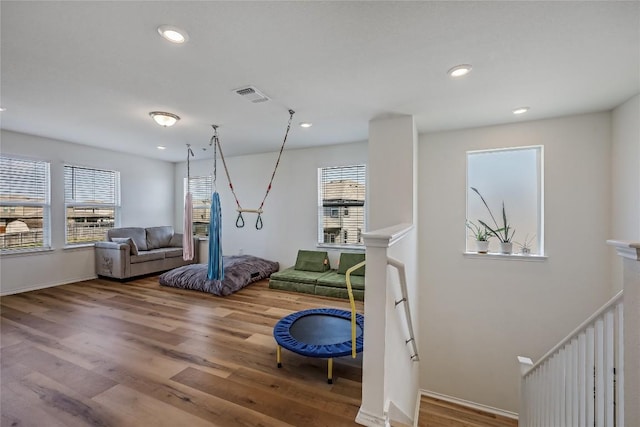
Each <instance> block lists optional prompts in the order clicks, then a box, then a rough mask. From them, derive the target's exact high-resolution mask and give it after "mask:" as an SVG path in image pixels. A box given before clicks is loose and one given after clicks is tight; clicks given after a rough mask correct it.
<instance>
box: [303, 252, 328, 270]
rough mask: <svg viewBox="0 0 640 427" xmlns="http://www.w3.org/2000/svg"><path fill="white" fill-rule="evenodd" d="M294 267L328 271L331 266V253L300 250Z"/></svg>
mask: <svg viewBox="0 0 640 427" xmlns="http://www.w3.org/2000/svg"><path fill="white" fill-rule="evenodd" d="M294 268H295V269H296V270H303V271H320V272H321V271H327V270H329V269H330V268H331V266H330V265H329V255H328V254H327V252H326V251H304V250H299V251H298V258H296V265H295V267H294Z"/></svg>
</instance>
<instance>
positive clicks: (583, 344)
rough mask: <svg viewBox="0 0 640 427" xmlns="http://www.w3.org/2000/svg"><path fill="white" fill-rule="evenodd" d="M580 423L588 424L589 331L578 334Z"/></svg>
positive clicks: (581, 424) (580, 424)
mask: <svg viewBox="0 0 640 427" xmlns="http://www.w3.org/2000/svg"><path fill="white" fill-rule="evenodd" d="M578 425H579V426H585V425H587V333H586V332H582V333H580V335H579V336H578Z"/></svg>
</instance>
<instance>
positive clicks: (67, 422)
mask: <svg viewBox="0 0 640 427" xmlns="http://www.w3.org/2000/svg"><path fill="white" fill-rule="evenodd" d="M0 304H1V311H0V314H1V322H2V323H1V337H0V338H1V339H0V347H1V350H0V352H1V353H0V361H1V372H0V378H1V382H2V383H1V385H0V387H1V388H0V394H1V412H2V418H1V425H2V426H47V427H50V426H51V427H55V426H101V427H102V426H105V427H106V426H137V427H139V426H176V425H178V426H179V425H190V426H252V427H253V426H264V427H270V426H305V427H307V426H332V427H333V426H355V425H357V424H356V423H355V422H354V419H355V416H356V414H357V411H358V408H359V406H360V395H361V376H362V370H361V363H360V361H359V360H355V361H354V360H351V359H348V358H346V359H345V358H341V359H336V360H335V364H334V384H332V385H329V384H327V382H326V361H324V360H320V359H312V358H307V357H303V356H299V355H296V354H294V353H291V352H288V351H286V350H283V368H282V369H278V368H277V367H276V361H275V348H276V347H275V342H274V340H273V335H272V328H273V326H274V324H275V323H276V322H277V321H278V319H280V318H281V317H283V316H285V315H287V314H289V313H292V312H295V311H299V310H303V309H307V308H315V307H337V308H345V309H348V302H347V301H345V300H337V299H332V298H321V297H315V296H308V295H305V294H297V293H288V292H281V291H274V290H270V289H268V286H267V283H266V281H263V282H259V283H256V284H253V285H251V286H249V287H248V288H245V289H244V290H242V291H240V292H238V293H236V294H234V295H231V296H228V297H224V298H221V297H216V296H213V295H209V294H204V293H200V292H195V291H183V290H177V289H173V288H166V287H160V286H159V285H158V280H157V277H155V276H152V277H147V278H142V279H138V280H135V281H132V282H127V283H119V282H112V281H107V280H99V279H96V280H90V281H85V282H80V283H75V284H70V285H64V286H59V287H55V288H49V289H43V290H39V291H33V292H26V293H22V294H18V295H11V296H6V297H2V298H0ZM358 308H359V310H362V304H361V303H358Z"/></svg>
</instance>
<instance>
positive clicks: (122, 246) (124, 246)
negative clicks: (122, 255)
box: [94, 242, 131, 251]
mask: <svg viewBox="0 0 640 427" xmlns="http://www.w3.org/2000/svg"><path fill="white" fill-rule="evenodd" d="M94 246H95V247H96V248H102V249H115V250H119V251H124V250H127V249H128V250H131V248H130V247H129V245H127V244H126V243H117V242H96V243H95V245H94Z"/></svg>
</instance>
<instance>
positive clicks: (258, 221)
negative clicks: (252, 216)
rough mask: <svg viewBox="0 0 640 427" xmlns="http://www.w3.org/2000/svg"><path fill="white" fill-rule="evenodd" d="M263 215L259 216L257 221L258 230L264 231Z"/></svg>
mask: <svg viewBox="0 0 640 427" xmlns="http://www.w3.org/2000/svg"><path fill="white" fill-rule="evenodd" d="M262 226H263V224H262V214H260V213H259V214H258V218H257V219H256V230H262Z"/></svg>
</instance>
